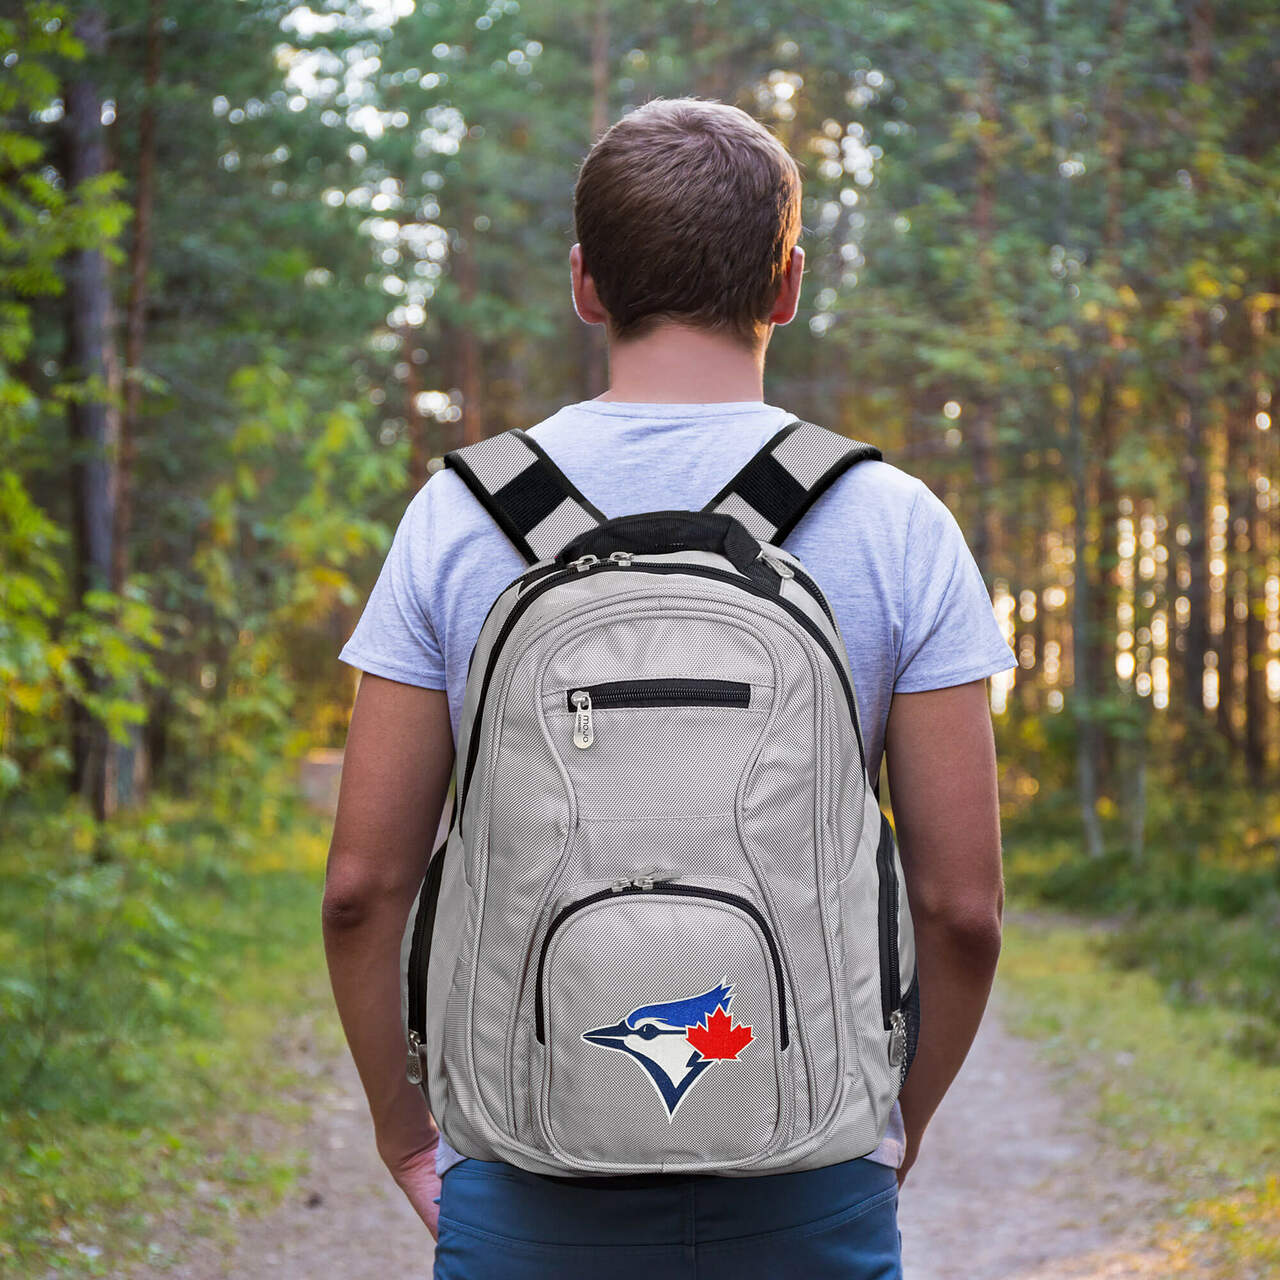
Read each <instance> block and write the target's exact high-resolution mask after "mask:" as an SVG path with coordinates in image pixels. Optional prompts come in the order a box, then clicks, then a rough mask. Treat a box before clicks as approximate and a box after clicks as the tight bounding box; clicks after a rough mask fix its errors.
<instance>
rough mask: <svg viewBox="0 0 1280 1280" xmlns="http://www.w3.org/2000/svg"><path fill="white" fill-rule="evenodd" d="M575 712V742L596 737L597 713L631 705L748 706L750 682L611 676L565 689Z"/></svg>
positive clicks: (585, 744) (586, 743)
mask: <svg viewBox="0 0 1280 1280" xmlns="http://www.w3.org/2000/svg"><path fill="white" fill-rule="evenodd" d="M565 698H566V700H567V701H568V704H569V710H570V711H572V712H573V745H574V746H575V747H580V748H586V747H589V746H590V745H591V744H592V743H593V742H594V741H595V740H596V733H595V721H594V713H595V712H596V711H607V710H610V709H612V708H624V707H632V708H636V709H644V708H647V707H749V706H750V705H751V686H750V685H749V684H746V683H745V682H743V681H741V680H680V679H670V680H608V681H605V682H604V683H603V684H584V685H582V686H581V687H580V688H577V689H566V690H565Z"/></svg>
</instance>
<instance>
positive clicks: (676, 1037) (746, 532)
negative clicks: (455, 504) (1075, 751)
mask: <svg viewBox="0 0 1280 1280" xmlns="http://www.w3.org/2000/svg"><path fill="white" fill-rule="evenodd" d="M879 456H880V454H879V451H878V450H876V449H874V448H872V447H871V446H869V445H865V444H859V443H856V442H854V441H851V440H847V439H845V438H844V437H843V436H839V435H836V434H834V433H832V432H829V431H825V430H823V429H822V428H821V427H815V426H812V425H810V424H808V423H802V422H798V421H792V422H789V423H788V424H787V425H786V426H785V427H784V428H783V429H782V430H781V431H779V432H778V434H777V435H776V436H774V437H773V439H772V440H770V441H769V442H768V444H767V445H765V447H764V448H763V449H761V451H760V452H759V453H758V454H757V455H756V456H755V457H754V458H753V459H752V460H751V461H750V462H749V463H748V464H747V465H746V466H745V467H744V468H743V469H742V471H741V472H739V474H738V475H737V476H735V477H734V479H733V480H732V481H731V482H730V483H729V484H728V485H727V486H726V488H725V489H724V490H723V491H722V492H721V493H719V494H718V495H717V496H716V497H715V498H714V499H713V500H712V501H711V502H710V503H709V504H708V505H707V507H706V508H705V509H704V510H703V511H701V512H680V511H660V512H654V513H651V514H645V515H637V516H627V517H624V518H622V519H616V520H609V519H606V518H605V517H604V516H603V515H602V514H601V513H600V512H599V511H597V510H596V509H595V508H594V507H593V506H592V505H591V504H590V503H589V502H588V501H587V500H586V499H585V498H584V497H583V496H582V495H581V494H580V493H579V492H578V491H577V490H576V489H575V488H574V487H573V485H572V484H570V482H569V481H568V480H567V479H566V478H565V477H564V475H562V474H561V472H560V471H559V470H558V469H557V468H556V467H555V465H554V464H553V463H552V462H551V460H550V459H549V458H548V457H547V456H546V454H545V453H544V452H543V450H542V449H541V448H540V447H539V446H538V444H537V443H536V442H535V441H534V440H533V439H532V438H531V437H529V436H527V435H525V434H524V433H523V432H521V431H510V432H507V433H506V434H504V435H500V436H497V437H495V438H493V439H490V440H485V441H482V442H481V443H479V444H474V445H470V446H468V447H467V448H464V449H460V450H458V451H456V452H454V453H451V454H449V455H448V456H447V457H446V459H445V463H446V465H448V466H449V467H451V468H453V470H454V471H456V472H457V474H458V475H459V476H460V477H461V478H462V479H463V480H464V481H465V482H466V484H467V485H468V487H469V488H470V489H471V491H472V492H473V493H474V494H475V496H476V497H477V498H478V499H479V500H480V502H482V503H483V504H484V506H485V508H486V509H487V510H488V511H489V513H490V514H491V515H492V516H493V518H494V519H495V520H496V521H497V523H498V524H499V525H500V526H501V527H502V529H503V531H504V532H505V533H506V534H507V536H508V537H509V538H510V539H511V541H512V542H513V543H514V544H515V545H516V547H518V548H519V550H520V551H521V552H522V554H523V555H524V556H525V557H526V558H527V559H528V560H529V562H530V563H531V565H532V567H531V568H530V569H529V570H528V571H527V572H525V573H523V574H522V575H521V576H520V577H518V578H517V579H516V580H515V581H514V582H512V583H511V585H510V586H509V587H507V588H506V590H505V591H503V593H502V594H501V595H500V596H499V597H498V599H497V601H496V602H495V603H494V605H493V608H492V609H491V610H490V612H489V616H488V618H487V619H486V621H485V623H484V626H483V627H482V629H481V631H480V636H479V639H478V640H477V641H476V647H475V651H474V653H473V654H472V657H471V669H470V673H469V676H468V680H467V687H466V697H465V703H464V707H463V714H462V726H461V732H460V740H459V742H458V744H457V749H458V755H457V761H458V763H457V770H456V777H455V799H454V817H453V821H452V825H451V829H450V833H449V836H448V839H447V840H446V842H445V843H444V845H443V846H442V847H441V848H440V849H439V850H438V851H437V853H436V854H435V856H434V857H433V858H432V860H431V863H430V865H429V869H428V872H427V875H426V879H425V881H424V884H423V888H422V894H421V897H420V900H419V904H418V911H417V915H416V918H415V921H414V926H413V937H412V946H411V952H410V958H409V965H408V1037H409V1064H408V1066H409V1078H410V1079H411V1080H412V1081H413V1082H414V1083H418V1084H422V1086H423V1088H424V1091H425V1092H426V1095H427V1100H428V1103H429V1105H430V1107H431V1109H432V1111H433V1113H434V1115H435V1117H436V1120H437V1122H438V1123H439V1125H440V1128H441V1130H442V1132H443V1133H444V1135H445V1137H446V1138H447V1139H448V1141H449V1142H450V1144H451V1145H452V1146H454V1147H455V1148H456V1149H457V1150H458V1151H460V1152H461V1153H462V1154H464V1155H469V1156H474V1157H477V1158H479V1159H482V1160H503V1161H507V1162H509V1163H511V1164H514V1165H518V1166H520V1167H521V1168H524V1169H528V1170H531V1171H532V1172H535V1173H544V1174H554V1175H561V1176H563V1175H570V1176H575V1175H577V1176H597V1177H598V1176H600V1175H611V1174H643V1173H718V1174H736V1175H746V1174H764V1173H776V1172H780V1171H790V1170H798V1169H810V1168H816V1167H818V1166H822V1165H828V1164H834V1163H836V1162H837V1161H841V1160H849V1159H853V1158H854V1157H857V1156H863V1155H866V1154H867V1153H868V1152H870V1151H872V1150H874V1148H875V1147H876V1145H877V1144H878V1143H879V1141H880V1139H881V1137H882V1136H883V1134H884V1131H885V1127H886V1125H887V1123H888V1119H889V1115H890V1111H891V1109H892V1106H893V1103H894V1100H895V1099H896V1098H897V1095H898V1090H899V1088H900V1086H901V1083H902V1081H903V1079H904V1077H905V1075H906V1072H907V1068H908V1066H909V1065H910V1062H911V1058H912V1054H913V1052H914V1047H915V1040H916V1030H917V1025H918V1009H919V1004H918V999H917V996H916V990H915V979H914V972H915V952H914V945H913V937H912V931H911V921H910V914H909V912H908V909H907V900H906V894H905V891H904V886H903V881H902V872H901V867H900V865H899V861H898V855H897V851H896V849H895V846H894V839H893V833H892V829H891V828H890V826H889V823H888V821H887V820H886V819H885V817H884V816H883V814H882V813H881V811H880V807H879V804H878V801H877V797H876V795H875V793H874V789H873V787H872V784H871V782H870V780H869V779H868V777H867V772H866V766H865V760H864V756H863V746H862V736H861V731H860V729H859V726H858V712H857V705H856V702H855V699H854V692H853V685H852V682H851V679H850V675H849V665H848V659H847V658H846V656H845V649H844V644H843V642H842V640H841V637H840V633H839V631H838V629H837V627H836V624H835V620H834V618H833V617H832V614H831V610H830V607H829V606H828V605H827V603H826V601H825V600H824V599H823V597H822V593H821V592H820V591H819V590H818V587H817V585H816V584H815V583H814V582H813V580H812V579H811V578H810V577H809V576H808V575H807V574H806V573H805V572H804V570H803V568H802V567H801V565H800V564H799V562H798V561H797V560H796V559H795V558H794V557H793V556H791V555H789V554H788V553H787V552H785V551H783V550H781V549H780V546H779V544H780V543H782V542H783V541H784V539H785V538H786V536H787V535H788V534H789V533H790V531H791V530H792V529H793V528H794V527H795V525H796V523H797V522H798V521H799V520H800V518H801V517H802V516H803V515H804V513H805V512H806V511H807V510H808V509H809V507H810V505H811V504H812V503H813V501H814V500H815V499H816V498H817V497H818V495H819V494H820V493H822V491H823V490H824V489H825V488H826V487H827V486H828V485H830V484H831V482H832V481H833V480H835V478H836V477H837V476H838V475H840V474H841V473H842V472H843V471H844V470H845V469H846V468H848V467H849V466H851V465H853V464H854V463H857V462H860V461H862V460H864V459H868V458H879Z"/></svg>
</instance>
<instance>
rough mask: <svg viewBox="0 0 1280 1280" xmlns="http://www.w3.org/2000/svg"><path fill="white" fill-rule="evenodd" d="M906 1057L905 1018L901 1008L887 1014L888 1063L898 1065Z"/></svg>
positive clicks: (892, 1065) (900, 1064) (893, 1065)
mask: <svg viewBox="0 0 1280 1280" xmlns="http://www.w3.org/2000/svg"><path fill="white" fill-rule="evenodd" d="M906 1057H907V1020H906V1018H905V1017H904V1016H903V1013H902V1010H901V1009H895V1010H894V1011H893V1012H892V1013H891V1014H890V1015H889V1065H890V1066H891V1067H900V1066H902V1064H903V1063H904V1062H905V1061H906Z"/></svg>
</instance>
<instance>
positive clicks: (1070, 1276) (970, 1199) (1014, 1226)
mask: <svg viewBox="0 0 1280 1280" xmlns="http://www.w3.org/2000/svg"><path fill="white" fill-rule="evenodd" d="M317 1084H318V1085H319V1090H320V1097H319V1100H318V1102H317V1104H316V1107H315V1112H314V1115H313V1117H312V1120H311V1122H310V1125H309V1127H308V1130H307V1134H306V1139H305V1145H306V1147H307V1149H308V1150H309V1151H310V1152H311V1153H312V1156H311V1167H310V1171H309V1172H308V1173H307V1174H306V1175H305V1176H303V1177H302V1178H301V1179H300V1180H299V1182H298V1184H297V1186H296V1187H295V1188H294V1189H293V1190H292V1192H291V1193H290V1194H289V1196H288V1198H287V1200H286V1201H285V1203H284V1204H283V1205H282V1206H280V1207H279V1208H278V1209H276V1210H274V1211H273V1212H271V1213H269V1214H268V1215H266V1216H265V1217H262V1218H256V1219H255V1218H246V1219H244V1220H243V1221H242V1222H241V1224H240V1227H239V1231H238V1237H237V1239H236V1241H235V1243H234V1244H233V1245H231V1246H229V1247H219V1246H217V1245H215V1244H214V1242H213V1241H211V1240H202V1241H200V1240H193V1241H191V1242H190V1245H189V1250H190V1251H189V1253H188V1256H187V1257H186V1258H185V1259H183V1260H182V1261H181V1262H179V1263H178V1265H177V1266H176V1267H175V1268H174V1270H173V1271H171V1272H169V1273H168V1274H170V1275H173V1274H175V1273H176V1274H177V1275H180V1276H182V1277H183V1278H184V1280H217V1278H220V1277H235V1278H236V1280H267V1277H271V1280H386V1277H388V1276H392V1275H394V1276H397V1277H403V1278H404V1280H411V1278H412V1277H415V1276H416V1277H420V1278H421V1280H426V1278H427V1277H428V1276H429V1275H430V1268H431V1253H430V1246H431V1241H430V1238H429V1237H428V1236H427V1234H426V1232H425V1230H423V1229H422V1228H421V1226H420V1225H419V1223H418V1221H417V1219H416V1218H415V1216H414V1214H413V1212H412V1211H411V1210H410V1208H409V1206H408V1204H407V1203H405V1202H404V1201H403V1200H402V1199H401V1197H400V1194H399V1192H398V1191H397V1190H396V1189H395V1187H394V1186H393V1185H392V1184H391V1182H390V1181H389V1180H388V1179H387V1177H386V1174H385V1173H384V1172H383V1170H382V1167H381V1165H380V1163H379V1161H378V1158H377V1155H376V1153H375V1152H374V1149H373V1143H372V1138H371V1135H370V1130H369V1123H368V1113H367V1111H366V1108H365V1103H364V1098H363V1096H362V1095H361V1093H360V1088H359V1084H358V1082H357V1080H356V1076H355V1071H354V1070H353V1068H352V1067H351V1065H350V1062H349V1061H348V1060H346V1059H345V1058H342V1059H338V1060H335V1061H332V1062H331V1063H330V1064H329V1065H328V1066H327V1067H326V1068H325V1070H324V1074H323V1076H322V1078H321V1080H320V1081H318V1082H317ZM1080 1101H1081V1100H1080V1099H1079V1098H1075V1097H1073V1096H1072V1091H1071V1090H1070V1089H1069V1088H1067V1089H1064V1088H1063V1082H1062V1081H1060V1080H1059V1079H1058V1078H1057V1077H1055V1075H1054V1074H1053V1073H1052V1072H1050V1071H1049V1070H1047V1069H1046V1068H1045V1067H1044V1066H1042V1065H1041V1064H1039V1063H1038V1062H1037V1060H1036V1056H1035V1050H1034V1047H1033V1046H1032V1045H1030V1044H1028V1043H1027V1042H1025V1041H1023V1040H1019V1039H1018V1038H1016V1037H1014V1036H1012V1035H1010V1034H1009V1033H1008V1032H1007V1031H1006V1030H1005V1029H1004V1027H1003V1026H1002V1025H1001V1023H1000V1020H999V1017H998V1014H993V1015H992V1016H990V1017H989V1018H988V1019H987V1021H986V1023H985V1024H984V1027H983V1030H982V1032H981V1034H980V1036H979V1038H978V1042H977V1044H976V1045H975V1047H974V1051H973V1053H972V1055H971V1056H970V1058H969V1061H968V1062H967V1063H966V1064H965V1068H964V1071H963V1072H962V1074H961V1076H960V1078H959V1080H957V1082H956V1085H955V1088H954V1090H953V1091H952V1093H951V1094H950V1095H949V1096H948V1098H947V1100H946V1102H945V1103H944V1104H943V1107H942V1110H941V1111H940V1112H939V1114H938V1116H937V1118H936V1120H935V1121H934V1125H933V1127H932V1128H931V1130H930V1134H929V1141H928V1142H927V1143H926V1146H925V1151H924V1154H923V1155H922V1156H921V1159H920V1161H919V1163H918V1164H917V1166H916V1168H915V1170H914V1171H913V1172H912V1175H911V1178H910V1180H909V1181H908V1183H907V1188H906V1190H905V1191H904V1193H903V1197H902V1212H901V1221H902V1234H903V1239H904V1242H905V1250H904V1252H905V1272H906V1277H907V1280H1128V1278H1129V1277H1144V1278H1153V1277H1156V1276H1159V1275H1160V1274H1161V1272H1160V1269H1159V1259H1158V1257H1157V1256H1156V1255H1155V1254H1153V1253H1148V1252H1147V1251H1145V1250H1144V1248H1143V1240H1144V1232H1143V1229H1142V1224H1144V1223H1146V1222H1148V1221H1149V1220H1150V1217H1151V1215H1152V1213H1153V1212H1154V1210H1155V1207H1156V1199H1157V1197H1156V1195H1155V1193H1153V1191H1152V1189H1151V1188H1149V1187H1147V1186H1145V1185H1143V1184H1141V1183H1139V1182H1137V1181H1135V1180H1134V1179H1132V1178H1130V1177H1128V1176H1126V1175H1125V1174H1123V1173H1121V1172H1120V1171H1119V1170H1118V1169H1117V1167H1116V1165H1115V1163H1114V1162H1112V1161H1109V1160H1108V1158H1107V1149H1106V1147H1105V1145H1104V1144H1103V1142H1102V1141H1101V1136H1102V1135H1100V1134H1099V1132H1098V1130H1097V1128H1096V1126H1094V1125H1093V1123H1092V1122H1091V1121H1089V1120H1088V1119H1087V1118H1086V1117H1087V1107H1085V1106H1081V1105H1080ZM1135 1224H1136V1225H1135Z"/></svg>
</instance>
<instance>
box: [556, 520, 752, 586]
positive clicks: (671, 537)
mask: <svg viewBox="0 0 1280 1280" xmlns="http://www.w3.org/2000/svg"><path fill="white" fill-rule="evenodd" d="M617 551H629V552H631V554H632V555H666V554H669V553H672V552H677V551H709V552H711V553H713V554H715V555H721V556H724V557H725V559H726V560H728V561H729V563H730V564H732V565H733V567H734V568H735V569H737V570H738V572H739V573H746V572H747V569H748V566H750V565H751V564H752V563H754V561H755V560H756V559H757V558H758V557H759V555H760V544H759V542H757V541H756V539H755V538H753V537H752V536H751V535H750V534H749V533H748V532H747V530H746V528H745V527H744V526H743V525H742V524H741V522H740V521H738V520H736V519H734V517H733V516H730V515H725V514H724V513H722V512H718V511H646V512H643V513H641V514H640V515H634V516H621V517H619V518H618V519H617V520H609V521H608V522H606V523H605V524H602V525H599V526H598V527H596V528H594V529H588V530H587V531H586V532H585V533H580V534H579V535H578V536H577V537H576V538H574V539H573V541H572V542H570V543H568V545H567V546H565V548H564V550H562V551H561V552H560V553H559V555H557V556H556V559H557V560H558V561H559V562H560V563H561V564H568V563H569V562H570V561H571V560H577V559H578V557H579V556H587V555H592V556H599V557H600V559H602V560H603V559H605V558H606V557H608V556H610V555H612V554H613V553H614V552H617Z"/></svg>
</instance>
